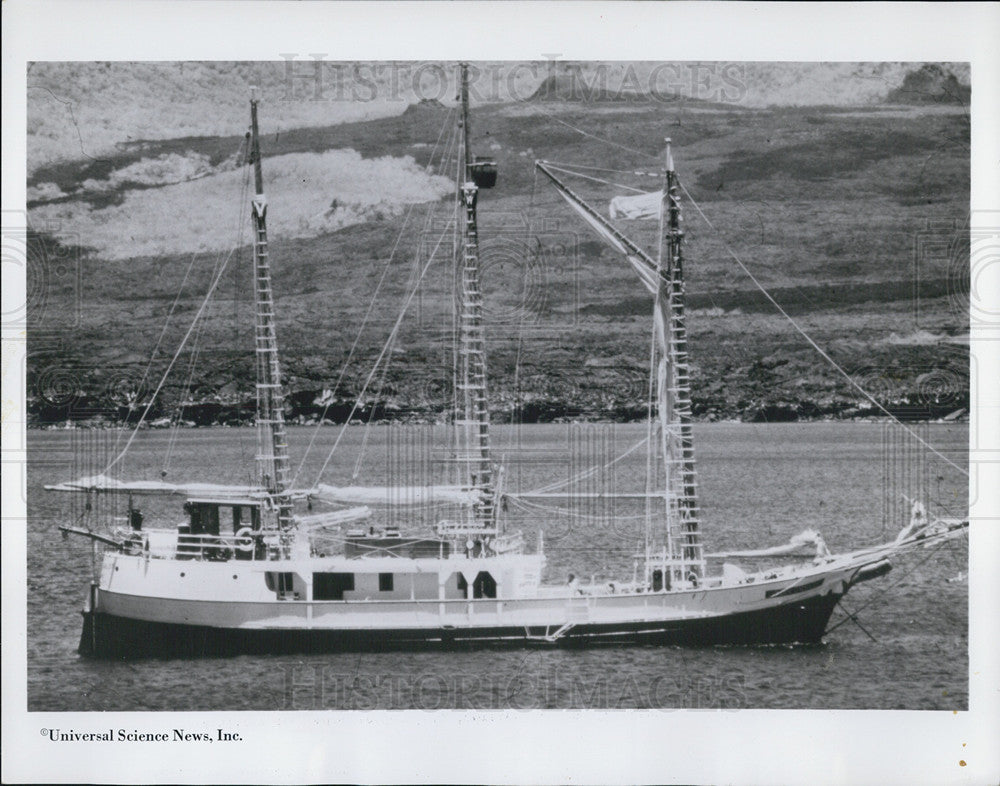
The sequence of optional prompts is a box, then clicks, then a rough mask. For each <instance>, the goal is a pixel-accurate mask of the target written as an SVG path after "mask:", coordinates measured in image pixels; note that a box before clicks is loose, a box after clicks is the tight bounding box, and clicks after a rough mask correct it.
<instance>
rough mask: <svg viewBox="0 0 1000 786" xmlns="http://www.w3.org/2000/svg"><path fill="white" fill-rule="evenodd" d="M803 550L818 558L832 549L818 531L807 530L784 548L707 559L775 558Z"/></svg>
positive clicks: (777, 547) (730, 553) (718, 554)
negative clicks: (812, 553)
mask: <svg viewBox="0 0 1000 786" xmlns="http://www.w3.org/2000/svg"><path fill="white" fill-rule="evenodd" d="M803 550H808V551H812V552H814V553H815V555H816V556H817V557H826V556H829V554H830V549H828V548H827V546H826V541H824V540H823V536H822V535H820V534H819V533H818V532H816V530H813V529H807V530H803V531H802V532H800V533H799V534H798V535H795V536H793V537H792V538H790V539H789V541H788V543H786V544H784V545H782V546H773V547H771V548H767V549H748V550H747V549H745V550H743V551H719V552H716V553H714V554H706V555H705V556H706V557H717V558H721V557H775V556H779V555H782V554H796V553H799V552H802V551H803Z"/></svg>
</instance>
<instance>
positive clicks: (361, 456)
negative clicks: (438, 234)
mask: <svg viewBox="0 0 1000 786" xmlns="http://www.w3.org/2000/svg"><path fill="white" fill-rule="evenodd" d="M443 133H444V127H443V126H442V129H441V134H443ZM455 133H456V134H457V129H455ZM440 136H441V135H440V134H439V136H438V139H439V140H440ZM433 215H434V207H433V205H431V206H430V207H428V209H427V214H426V216H425V217H424V226H423V231H422V233H421V237H424V236H426V235H427V233H428V232H429V231H430V228H431V222H432V216H433ZM393 251H394V252H395V249H393ZM419 271H420V259H419V249H418V254H417V259H416V260H415V265H414V267H413V270H412V271H411V273H410V281H413V280H414V279H417V276H418V273H419ZM417 282H418V283H417V284H415V286H418V285H419V279H417ZM408 283H409V282H408ZM395 344H396V337H393V338H392V339H391V343H390V346H389V353H388V355H387V357H388V358H389V360H386V362H385V363H384V364H383V366H382V376H381V378H380V379H379V383H378V390H377V392H376V393H375V396H374V398H373V400H372V401H373V403H372V408H371V410H370V411H369V413H368V420H367V421H366V422H365V429H364V433H363V434H362V436H361V446H360V447H359V448H358V457H357V460H356V461H355V462H354V472H353V473H352V474H351V480H357V478H358V475H360V474H361V465H362V464H363V463H364V460H365V452H366V451H367V450H368V440H369V437H370V436H371V425H372V421H374V420H375V413H376V411H377V410H376V407H375V402H377V401H378V400H379V399H380V398H381V397H382V391H383V390H385V383H386V380H387V379H388V377H389V364H390V361H391V358H392V352H393V350H394V349H395Z"/></svg>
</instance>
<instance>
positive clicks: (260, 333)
mask: <svg viewBox="0 0 1000 786" xmlns="http://www.w3.org/2000/svg"><path fill="white" fill-rule="evenodd" d="M257 104H258V98H257V92H256V88H252V90H251V98H250V161H251V163H252V164H253V170H254V188H255V190H254V197H253V200H252V208H251V216H252V219H253V227H254V241H253V265H254V310H255V316H254V343H255V355H256V366H257V457H256V458H257V475H258V481H259V482H260V485H261V486H262V487H263V488H265V489H266V490H267V491H268V492H269V493H270V494H271V497H272V499H273V500H274V507H275V510H276V512H277V521H278V528H279V529H280V530H281V531H283V532H285V531H287V530H288V529H289V528H290V527H291V526H292V503H291V498H290V496H289V494H288V438H287V436H286V432H285V411H284V392H283V390H282V387H281V364H280V360H279V358H278V339H277V334H276V332H275V324H274V294H273V292H272V287H271V266H270V263H269V261H268V248H267V197H266V196H265V195H264V176H263V172H262V170H261V155H260V134H259V130H258V126H257Z"/></svg>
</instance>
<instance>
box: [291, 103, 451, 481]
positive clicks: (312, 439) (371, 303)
mask: <svg viewBox="0 0 1000 786" xmlns="http://www.w3.org/2000/svg"><path fill="white" fill-rule="evenodd" d="M452 111H454V110H452ZM450 118H451V112H449V113H448V115H447V117H446V118H445V122H444V123H442V125H441V130H440V131H439V132H438V137H437V140H436V141H435V142H434V147H433V148H432V149H431V153H430V156H429V158H428V161H427V165H428V166H429V167H433V165H434V155H435V153H436V152H437V149H438V146H439V145H440V143H441V138H442V137H443V136H444V131H445V129H446V128H447V127H448V125H449V120H450ZM450 145H451V142H450V141H449V142H448V144H447V145H446V147H448V148H450ZM445 155H446V153H445V152H442V157H441V160H442V161H443V160H444V157H445ZM416 206H417V203H415V202H413V203H411V204H410V205H409V206H408V207H407V210H406V214H405V216H404V217H403V225H402V227H400V230H399V234H398V235H396V240H395V242H394V243H393V245H392V249H391V250H390V251H389V258H388V259H387V260H386V263H385V267H384V268H383V269H382V275H381V276H380V277H379V280H378V283H377V284H376V285H375V292H374V293H373V294H372V298H371V300H370V301H369V303H368V309H367V310H366V311H365V316H364V318H363V319H362V320H361V327H360V328H358V332H357V335H356V336H355V338H354V343H353V344H351V348H350V350H349V351H348V353H347V359H346V360H345V361H344V363H343V365H342V366H341V368H340V373H339V374H338V376H337V381H336V382H335V383H334V385H333V388H332V389H331V398H330V401H328V402H327V404H326V406H325V407H323V412H322V414H321V415H320V416H319V419H318V420H317V423H316V428H315V429H314V430H313V433H312V437H310V439H309V444H308V445H307V446H306V449H305V452H304V453H303V455H302V459H301V461H300V462H299V466H298V467H297V468H296V470H295V474H294V475H293V476H292V481H291V485H293V486H294V485H295V481H296V479H297V478H298V476H299V474H300V473H301V472H302V468H303V467H304V466H305V463H306V459H307V458H308V457H309V453H310V451H311V450H312V448H313V445H314V444H315V442H316V438H317V437H318V436H319V431H320V428H321V427H322V425H323V421H324V420H325V419H326V415H327V413H328V412H329V411H330V407H331V406H333V402H334V399H333V396H335V395H336V392H337V390H338V389H339V388H340V383H341V382H342V381H343V379H344V375H345V374H346V373H347V368H348V366H350V363H351V360H352V359H353V358H354V353H355V351H357V348H358V344H359V343H360V341H361V336H362V334H363V333H364V330H365V327H367V325H368V320H369V319H370V318H371V315H372V312H373V311H374V309H375V303H376V302H377V301H378V294H379V292H380V291H381V290H382V285H383V284H384V283H385V279H386V276H387V275H388V274H389V270H390V269H391V267H392V261H393V259H394V258H395V256H396V251H397V249H398V248H399V244H400V242H401V241H402V239H403V235H404V234H405V233H406V227H407V225H408V224H409V221H410V217H411V216H412V214H413V211H414V210H415V209H416ZM430 212H431V211H430V209H429V210H428V215H430ZM429 223H430V220H429V219H428V220H427V222H426V224H429ZM425 229H426V225H425Z"/></svg>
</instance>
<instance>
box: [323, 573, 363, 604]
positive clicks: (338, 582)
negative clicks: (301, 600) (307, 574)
mask: <svg viewBox="0 0 1000 786" xmlns="http://www.w3.org/2000/svg"><path fill="white" fill-rule="evenodd" d="M353 590H354V574H353V573H313V600H343V599H344V593H345V592H352V591H353Z"/></svg>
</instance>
